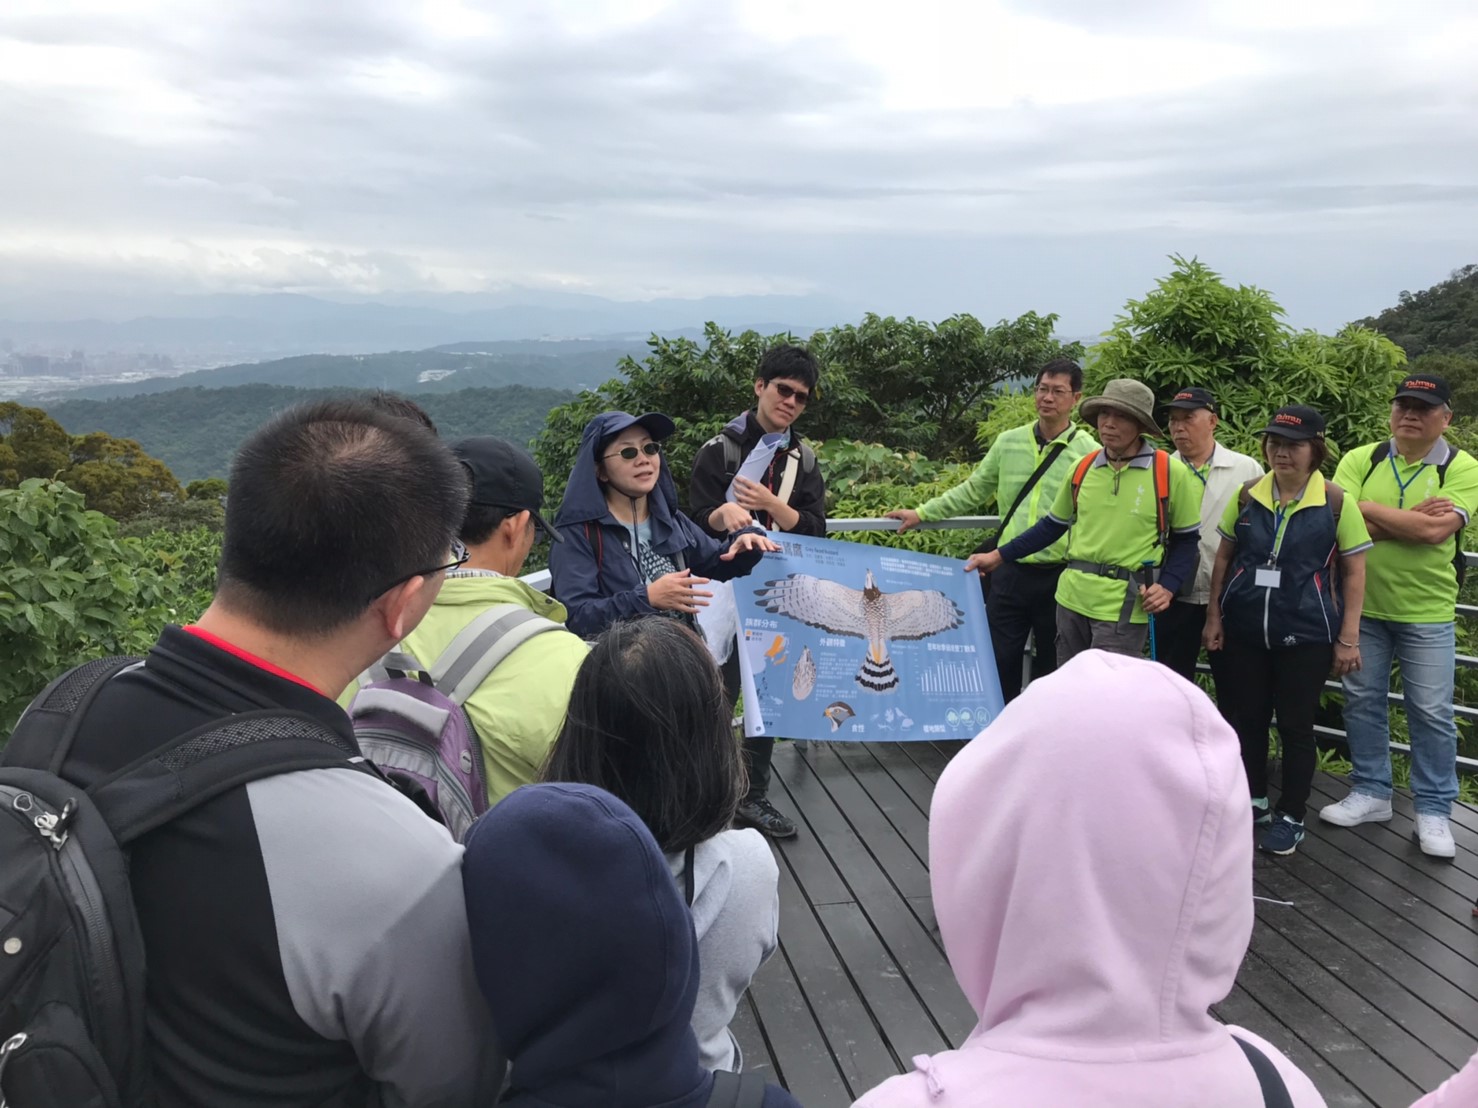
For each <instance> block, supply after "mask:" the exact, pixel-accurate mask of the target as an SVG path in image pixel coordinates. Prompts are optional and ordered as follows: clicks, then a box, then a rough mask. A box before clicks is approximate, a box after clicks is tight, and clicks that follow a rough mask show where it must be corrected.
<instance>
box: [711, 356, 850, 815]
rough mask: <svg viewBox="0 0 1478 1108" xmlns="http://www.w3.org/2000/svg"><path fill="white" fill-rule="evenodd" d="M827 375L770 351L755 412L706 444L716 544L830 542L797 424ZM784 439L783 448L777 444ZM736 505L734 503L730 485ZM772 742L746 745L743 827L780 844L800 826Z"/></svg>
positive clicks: (822, 496) (808, 362) (730, 683)
mask: <svg viewBox="0 0 1478 1108" xmlns="http://www.w3.org/2000/svg"><path fill="white" fill-rule="evenodd" d="M820 378H821V373H820V369H819V367H818V366H817V364H816V356H815V355H814V354H812V353H811V352H810V351H809V350H806V349H805V348H804V347H800V346H791V345H783V346H776V347H772V348H771V349H769V350H767V351H765V355H764V357H763V358H761V359H760V365H759V371H758V372H757V373H756V374H755V380H754V398H755V403H754V407H752V408H750V409H749V410H748V411H747V412H742V413H741V414H739V415H737V416H735V417H734V418H733V419H732V420H730V421H729V423H728V425H727V426H725V427H724V429H723V430H722V431H721V432H719V434H718V435H716V436H715V437H713V438H712V439H710V440H709V441H708V442H706V443H705V444H704V445H703V447H702V448H701V449H700V450H699V451H698V456H697V457H696V458H694V459H693V474H692V477H691V479H690V481H689V485H688V504H689V507H690V509H691V514H692V518H693V520H694V522H696V523H697V524H698V526H700V527H702V528H703V529H704V530H705V531H707V532H708V533H709V534H710V535H712V536H713V537H714V538H719V539H722V538H725V537H727V536H728V535H731V534H733V533H734V532H735V531H739V530H742V529H743V528H745V527H750V526H753V525H754V523H755V522H759V523H760V524H761V525H762V526H764V527H766V528H769V529H771V530H775V531H790V532H793V533H795V534H799V535H814V536H816V537H817V538H824V537H825V535H826V482H825V481H824V480H822V477H821V470H820V468H819V467H818V466H817V465H816V455H815V453H814V452H813V451H812V450H811V447H810V446H809V445H808V444H807V443H806V442H805V441H804V440H803V439H802V438H801V436H800V433H799V432H798V431H796V430H795V428H794V426H793V424H794V423H795V421H796V420H797V419H798V418H800V416H801V415H802V414H803V413H804V412H805V410H806V407H807V405H808V404H809V403H810V402H811V399H812V396H813V395H814V393H815V391H816V386H817V383H818V382H819V381H820ZM777 437H778V441H777ZM762 439H768V440H769V441H768V443H767V448H768V447H769V446H773V453H771V454H769V460H768V462H767V464H766V466H765V468H764V472H763V473H762V474H761V476H760V479H759V480H758V481H753V480H750V479H749V478H747V477H741V476H739V470H740V467H741V466H742V465H743V464H744V461H745V459H746V458H748V457H749V456H750V454H751V453H752V452H753V451H754V450H755V448H756V447H758V446H760V444H761V440H762ZM731 485H732V486H733V489H734V500H732V501H731V500H729V499H728V495H729V489H730V486H731ZM723 673H724V689H725V692H727V694H728V696H729V703H730V705H731V706H732V705H733V704H734V703H735V702H737V701H738V699H739V658H738V655H737V652H736V653H735V654H732V655H730V657H729V660H728V661H727V662H726V663H725V664H724V666H723ZM774 749H775V740H774V739H773V738H753V739H748V738H747V739H745V740H744V760H745V764H746V765H747V766H748V768H749V793H748V795H747V796H745V798H744V801H743V803H741V804H740V806H739V816H738V822H739V823H741V824H742V825H744V826H746V827H754V828H757V829H758V830H759V831H761V832H763V833H764V834H765V835H768V836H770V837H771V838H776V839H788V838H791V837H792V836H794V835H795V834H796V827H795V824H794V823H792V822H791V821H790V820H789V819H787V818H786V817H785V816H783V815H782V814H781V813H780V812H778V811H777V810H776V809H775V807H774V805H772V804H771V803H770V801H769V798H768V793H769V786H770V758H771V755H772V754H773V752H774Z"/></svg>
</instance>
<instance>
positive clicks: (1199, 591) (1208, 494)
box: [1170, 443, 1265, 604]
mask: <svg viewBox="0 0 1478 1108" xmlns="http://www.w3.org/2000/svg"><path fill="white" fill-rule="evenodd" d="M1170 457H1171V463H1172V464H1174V465H1183V466H1185V467H1186V468H1187V469H1190V470H1191V471H1192V472H1193V473H1194V474H1195V484H1196V485H1197V486H1198V487H1199V486H1200V485H1201V484H1202V482H1203V479H1204V483H1205V491H1204V493H1203V494H1202V496H1201V542H1200V551H1201V560H1200V561H1199V562H1198V563H1197V565H1196V580H1195V584H1194V585H1193V586H1192V587H1191V588H1190V590H1189V591H1188V592H1186V593H1185V594H1184V595H1182V596H1180V597H1177V599H1178V600H1182V601H1184V602H1185V603H1187V604H1205V603H1208V602H1209V601H1210V599H1211V569H1212V566H1213V565H1214V564H1215V562H1216V551H1217V548H1218V547H1220V546H1221V534H1220V533H1219V532H1218V531H1217V529H1216V528H1217V525H1218V524H1219V523H1221V517H1222V513H1223V512H1225V511H1226V510H1227V505H1228V504H1230V503H1231V502H1232V498H1233V497H1234V496H1236V495H1237V493H1238V491H1240V490H1241V488H1242V486H1243V485H1245V484H1246V483H1247V482H1248V481H1250V480H1252V479H1253V478H1254V477H1261V476H1262V475H1263V473H1264V472H1265V471H1264V470H1263V468H1262V463H1261V462H1259V461H1258V460H1257V459H1256V458H1249V457H1248V456H1247V455H1246V454H1238V453H1237V452H1236V451H1235V450H1229V449H1227V448H1226V447H1225V446H1222V444H1221V443H1217V444H1216V445H1214V446H1213V447H1212V448H1211V457H1210V458H1209V459H1208V461H1207V464H1206V465H1205V466H1203V467H1202V469H1201V470H1199V471H1198V470H1196V469H1195V468H1194V467H1193V466H1191V464H1190V463H1189V462H1187V461H1186V460H1185V459H1184V458H1182V457H1181V456H1180V451H1179V450H1177V451H1176V452H1175V453H1174V454H1172V455H1171V456H1170Z"/></svg>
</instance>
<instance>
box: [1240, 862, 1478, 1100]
mask: <svg viewBox="0 0 1478 1108" xmlns="http://www.w3.org/2000/svg"><path fill="white" fill-rule="evenodd" d="M1257 887H1259V888H1266V886H1257ZM1257 919H1258V926H1259V928H1263V929H1269V928H1270V929H1271V930H1273V931H1275V932H1277V934H1278V935H1279V936H1280V937H1281V938H1282V939H1283V941H1285V942H1286V943H1288V944H1289V946H1290V948H1291V949H1292V950H1296V951H1297V952H1298V953H1299V955H1300V956H1302V957H1303V958H1306V959H1308V960H1309V961H1310V962H1312V963H1313V964H1314V965H1315V966H1317V967H1318V968H1319V969H1321V970H1323V971H1325V972H1326V973H1328V974H1329V975H1330V976H1331V977H1332V978H1333V979H1334V980H1335V982H1337V983H1338V986H1339V988H1335V989H1332V990H1330V991H1329V993H1328V995H1330V996H1331V998H1332V999H1331V1002H1330V1005H1331V1006H1330V1007H1329V1010H1330V1011H1332V1012H1336V1013H1339V1012H1342V1011H1343V1010H1344V1006H1345V1005H1347V1004H1350V1003H1358V1004H1359V1005H1360V1006H1361V1010H1362V1011H1363V1010H1364V1009H1365V1008H1366V1007H1368V1008H1370V1009H1372V1010H1373V1011H1374V1012H1377V1013H1379V1015H1380V1016H1381V1017H1382V1018H1383V1019H1384V1020H1387V1021H1389V1022H1390V1024H1391V1025H1392V1026H1393V1027H1394V1028H1395V1030H1383V1031H1378V1032H1376V1033H1375V1038H1374V1040H1373V1041H1374V1042H1375V1043H1376V1044H1378V1046H1377V1049H1379V1050H1380V1051H1381V1053H1382V1054H1383V1055H1385V1056H1386V1057H1387V1058H1388V1059H1390V1060H1391V1061H1392V1062H1393V1063H1395V1064H1397V1065H1398V1066H1399V1068H1400V1069H1401V1071H1402V1072H1403V1073H1405V1074H1406V1075H1407V1076H1408V1077H1410V1078H1411V1079H1412V1081H1414V1082H1415V1083H1416V1084H1417V1085H1419V1086H1422V1087H1423V1088H1432V1087H1435V1085H1434V1083H1433V1082H1432V1078H1433V1077H1437V1075H1438V1074H1446V1073H1451V1072H1452V1070H1453V1069H1454V1068H1456V1067H1461V1066H1463V1065H1465V1064H1466V1063H1467V1061H1468V1058H1469V1057H1470V1056H1471V1055H1472V1053H1473V1050H1474V1048H1475V1047H1478V1039H1474V1038H1473V1036H1472V1035H1469V1034H1467V1033H1465V1032H1464V1031H1462V1030H1461V1029H1460V1028H1459V1027H1458V1026H1457V1025H1455V1024H1453V1023H1452V1022H1450V1021H1449V1020H1448V1019H1447V1018H1444V1017H1443V1015H1442V1014H1441V1013H1440V1012H1438V1011H1437V1009H1435V1008H1433V1007H1432V1006H1431V1005H1429V1004H1427V1003H1426V1002H1425V1001H1424V1000H1423V999H1422V998H1421V997H1419V996H1418V995H1417V994H1416V993H1415V992H1413V991H1412V988H1411V985H1412V981H1411V980H1408V981H1406V982H1402V981H1399V980H1397V979H1396V978H1395V977H1392V976H1391V975H1390V974H1388V973H1387V972H1386V971H1385V970H1384V969H1382V968H1381V967H1380V965H1379V964H1378V962H1380V961H1385V960H1386V959H1385V952H1386V951H1387V950H1389V949H1390V947H1391V944H1390V943H1389V942H1387V941H1386V940H1384V939H1382V938H1381V937H1380V936H1376V935H1369V937H1368V938H1367V939H1365V940H1364V941H1362V942H1361V943H1360V945H1361V947H1362V948H1363V949H1361V950H1356V949H1353V948H1352V947H1351V946H1349V945H1348V944H1346V943H1345V942H1343V941H1342V940H1341V939H1339V938H1336V937H1335V936H1334V935H1333V934H1331V933H1330V932H1329V931H1327V930H1324V929H1322V928H1320V927H1319V926H1318V925H1317V924H1316V923H1315V922H1314V921H1313V920H1311V919H1310V918H1309V917H1308V916H1307V915H1306V914H1305V913H1304V911H1301V910H1300V909H1298V908H1285V907H1280V906H1277V905H1269V904H1259V905H1258V906H1257ZM1264 953H1265V956H1266V952H1264ZM1346 990H1348V995H1346ZM1345 1022H1346V1024H1347V1025H1348V1026H1350V1027H1351V1029H1352V1030H1356V1031H1358V1030H1360V1029H1359V1028H1357V1027H1356V1026H1355V1025H1354V1023H1352V1022H1351V1021H1349V1020H1346V1021H1345ZM1408 1038H1409V1039H1410V1042H1408V1041H1407V1039H1408ZM1413 1044H1415V1045H1414V1046H1413ZM1398 1053H1399V1054H1400V1057H1397V1054H1398ZM1443 1080H1444V1078H1442V1077H1437V1081H1436V1082H1435V1084H1441V1082H1442V1081H1443Z"/></svg>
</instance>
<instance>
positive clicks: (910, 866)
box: [777, 743, 929, 897]
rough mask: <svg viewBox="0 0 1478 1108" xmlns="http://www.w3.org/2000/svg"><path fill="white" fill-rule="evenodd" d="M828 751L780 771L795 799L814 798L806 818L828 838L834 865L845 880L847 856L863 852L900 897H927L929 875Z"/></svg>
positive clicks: (817, 750)
mask: <svg viewBox="0 0 1478 1108" xmlns="http://www.w3.org/2000/svg"><path fill="white" fill-rule="evenodd" d="M827 746H828V744H826V743H816V744H814V745H813V746H812V748H811V750H810V751H808V752H807V753H806V755H805V756H804V757H803V758H800V759H797V760H796V762H794V763H792V764H791V765H789V766H785V767H777V768H779V769H780V772H781V774H782V775H783V776H784V777H785V783H786V786H787V787H788V788H789V789H790V790H791V795H792V796H793V797H797V798H799V796H800V795H801V792H805V793H806V795H807V796H808V797H809V798H810V799H808V800H807V801H806V802H805V804H806V812H807V819H808V820H809V822H810V823H811V826H812V828H813V829H814V830H815V831H816V834H817V836H818V838H822V839H823V841H824V845H825V847H826V852H827V854H828V855H829V856H830V858H831V860H832V864H833V865H835V866H836V867H837V871H838V872H839V873H842V874H843V875H844V876H845V875H846V868H845V867H844V866H843V865H842V859H843V857H845V856H849V855H854V854H858V853H864V854H866V855H868V856H869V857H871V858H872V859H874V860H875V861H876V864H877V865H878V866H879V867H881V869H882V871H883V872H884V873H886V874H887V876H888V880H889V881H890V882H892V883H893V885H894V886H895V887H896V888H897V889H898V891H899V893H900V894H901V895H903V896H905V897H909V896H928V895H929V871H928V870H927V869H925V868H924V864H923V863H922V862H920V861H919V858H918V855H916V854H915V853H914V852H913V851H912V850H911V849H910V848H909V846H908V844H907V843H906V842H904V841H903V839H902V837H901V836H900V835H899V834H898V832H897V830H895V829H894V827H893V825H892V824H890V823H889V822H888V819H887V817H886V816H884V815H883V813H882V812H880V811H879V810H878V807H877V805H876V804H874V803H873V802H872V798H871V797H869V796H868V795H867V792H866V791H865V790H864V789H863V788H862V786H861V785H859V784H857V781H856V779H855V778H853V776H852V775H851V774H850V773H848V772H847V770H846V767H845V766H844V765H843V764H842V762H841V760H840V758H839V757H838V756H837V755H836V753H835V752H834V751H831V750H829V749H827ZM811 780H814V781H815V783H816V784H815V786H814V787H812V786H811V784H810V782H811ZM823 782H824V785H823ZM828 832H829V835H828ZM847 883H848V887H849V888H851V889H852V890H853V892H854V893H856V892H857V886H856V884H855V883H854V882H852V881H851V880H850V879H849V880H848V882H847Z"/></svg>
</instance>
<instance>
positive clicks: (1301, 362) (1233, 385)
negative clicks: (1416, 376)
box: [1085, 257, 1406, 456]
mask: <svg viewBox="0 0 1478 1108" xmlns="http://www.w3.org/2000/svg"><path fill="white" fill-rule="evenodd" d="M1172 261H1173V263H1174V268H1173V269H1172V271H1171V273H1170V274H1169V276H1167V277H1165V278H1163V279H1162V280H1160V281H1159V282H1158V283H1157V285H1156V287H1155V289H1154V290H1153V291H1151V292H1150V293H1149V295H1147V296H1146V297H1145V298H1144V299H1142V300H1131V301H1129V302H1128V304H1127V305H1126V306H1125V310H1124V313H1123V314H1122V315H1121V316H1119V317H1118V319H1117V320H1116V321H1115V322H1114V325H1113V327H1112V328H1110V330H1109V332H1108V334H1107V335H1106V337H1105V339H1104V341H1103V342H1102V343H1101V344H1099V345H1098V346H1096V347H1094V348H1093V350H1092V352H1091V356H1090V359H1089V364H1088V368H1087V372H1086V374H1085V377H1086V380H1085V394H1086V395H1089V396H1092V395H1095V394H1097V393H1098V392H1100V391H1101V390H1102V389H1103V386H1104V385H1105V384H1106V383H1107V382H1108V381H1109V380H1111V379H1113V378H1116V377H1132V378H1134V379H1135V380H1139V381H1143V382H1144V383H1145V384H1146V385H1148V386H1149V387H1150V388H1151V389H1152V390H1153V391H1154V393H1155V396H1156V397H1157V398H1158V399H1159V400H1160V401H1161V402H1164V401H1166V400H1168V399H1169V398H1170V396H1172V395H1173V394H1174V393H1175V391H1176V390H1178V389H1180V388H1183V387H1185V386H1187V385H1199V386H1201V387H1203V388H1206V389H1209V390H1210V391H1211V392H1212V394H1213V395H1215V396H1216V398H1217V403H1218V406H1219V408H1220V410H1221V417H1222V430H1221V432H1220V434H1219V437H1220V438H1221V439H1222V441H1223V442H1226V443H1227V444H1228V445H1229V446H1231V447H1232V448H1233V449H1236V450H1241V451H1243V452H1245V453H1250V454H1253V455H1254V456H1256V454H1257V443H1256V432H1257V431H1258V430H1259V429H1260V428H1262V427H1263V426H1265V425H1266V420H1267V418H1268V417H1269V416H1271V415H1272V413H1273V412H1274V411H1276V410H1277V409H1278V408H1280V407H1282V406H1284V405H1286V404H1307V405H1309V406H1310V407H1313V408H1315V409H1317V410H1318V411H1319V412H1320V413H1321V414H1322V415H1323V416H1324V418H1325V420H1326V422H1327V424H1328V437H1329V440H1330V443H1331V446H1332V447H1333V448H1334V450H1335V451H1336V453H1337V452H1338V451H1341V450H1347V449H1349V448H1350V447H1352V446H1358V445H1359V444H1361V443H1364V442H1370V441H1371V440H1373V439H1377V438H1381V437H1383V436H1384V435H1385V434H1386V420H1387V415H1388V413H1389V407H1390V398H1391V395H1392V393H1393V392H1394V391H1395V383H1396V381H1397V380H1398V379H1399V377H1400V374H1401V372H1402V366H1403V365H1404V364H1405V361H1406V358H1405V355H1404V354H1403V353H1402V351H1401V349H1400V347H1398V346H1396V345H1395V344H1394V343H1393V342H1391V340H1390V339H1388V338H1386V337H1385V336H1384V335H1380V334H1378V333H1376V332H1375V331H1372V330H1370V329H1369V328H1366V327H1361V326H1358V325H1354V324H1352V325H1350V326H1348V327H1346V328H1344V329H1343V330H1341V331H1340V332H1339V333H1338V334H1336V335H1321V334H1319V333H1317V332H1315V331H1294V330H1292V329H1291V328H1289V327H1288V326H1287V325H1286V324H1285V323H1284V322H1283V309H1282V308H1281V307H1280V306H1279V305H1278V303H1277V302H1276V301H1275V300H1274V299H1273V298H1272V297H1271V296H1270V295H1269V294H1268V293H1266V292H1264V291H1263V290H1261V289H1258V288H1252V287H1250V286H1246V285H1242V286H1238V287H1236V288H1233V287H1231V286H1229V285H1227V284H1226V283H1225V282H1223V281H1222V279H1221V277H1220V276H1219V275H1218V274H1216V273H1215V272H1213V271H1212V270H1211V269H1210V268H1208V267H1207V266H1205V265H1204V264H1202V263H1201V262H1199V261H1197V260H1195V259H1191V260H1189V261H1187V260H1186V259H1184V258H1180V257H1175V258H1173V259H1172Z"/></svg>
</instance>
